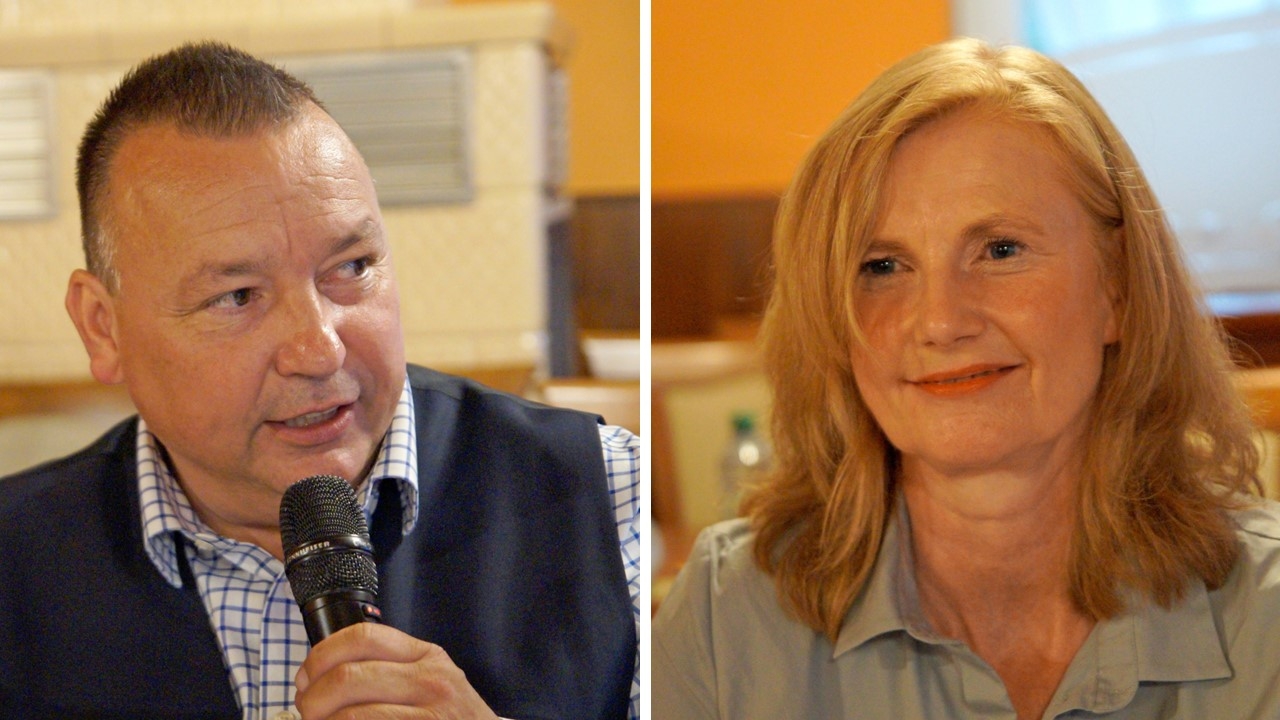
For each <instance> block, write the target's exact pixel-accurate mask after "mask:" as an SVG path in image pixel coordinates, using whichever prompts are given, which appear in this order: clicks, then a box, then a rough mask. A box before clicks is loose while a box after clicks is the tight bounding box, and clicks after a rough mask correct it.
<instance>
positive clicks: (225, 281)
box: [106, 107, 405, 530]
mask: <svg viewBox="0 0 1280 720" xmlns="http://www.w3.org/2000/svg"><path fill="white" fill-rule="evenodd" d="M109 182H110V193H109V197H108V198H107V199H106V203H107V204H108V208H109V210H108V216H109V218H110V220H109V222H108V223H107V224H106V227H107V229H108V231H109V232H110V233H111V236H112V238H113V240H114V242H115V243H116V248H117V250H116V256H115V267H116V268H117V270H118V273H119V278H120V286H119V289H118V291H117V292H116V294H115V296H114V298H113V300H112V302H111V306H112V308H113V310H112V311H113V313H114V324H115V333H116V335H115V344H116V350H117V352H118V364H119V365H118V366H119V374H120V379H123V381H124V382H125V383H126V384H127V386H128V388H129V393H130V395H131V396H132V398H133V401H134V403H135V404H136V405H137V408H138V410H139V412H140V414H141V415H142V417H143V418H145V419H146V421H147V424H148V425H149V426H150V428H151V430H152V432H154V434H155V435H156V437H157V438H158V439H159V440H160V442H161V443H162V444H163V445H164V448H165V449H166V450H167V452H168V455H169V459H170V463H171V466H172V467H173V468H174V469H175V470H176V471H177V474H178V476H179V480H180V482H181V484H182V486H183V488H184V490H185V491H186V492H187V494H188V495H189V496H192V502H193V504H194V505H195V507H196V510H197V511H198V512H200V513H201V516H202V517H203V518H204V519H205V520H206V522H209V523H210V525H211V526H213V527H214V529H215V530H221V529H222V527H220V526H224V527H226V528H232V527H253V528H266V529H274V528H275V526H276V523H277V512H278V510H277V509H278V507H279V500H280V496H281V494H282V493H283V492H284V490H285V488H287V487H288V486H289V485H290V484H291V483H293V482H295V481H297V480H299V479H301V478H303V477H306V476H308V475H313V474H317V473H330V474H334V475H340V476H342V477H345V478H347V479H348V480H351V481H353V482H354V481H355V480H357V479H358V478H359V477H361V476H362V475H363V474H364V472H365V471H366V470H367V468H368V466H369V464H370V463H371V462H372V460H373V457H374V454H375V453H376V451H377V449H378V446H379V443H380V442H381V440H382V436H383V434H384V432H385V431H386V429H387V427H388V425H389V423H390V421H391V416H392V415H393V413H394V411H395V407H396V403H397V401H398V399H399V396H400V393H401V389H402V387H403V383H404V375H405V366H404V347H403V340H402V337H401V331H400V319H399V299H398V296H397V292H396V285H395V280H394V278H393V276H392V271H391V262H390V248H389V246H388V243H387V238H386V236H385V233H384V230H383V225H382V216H381V213H380V212H379V209H378V204H377V198H376V195H375V193H374V189H373V183H372V181H371V179H370V177H369V172H368V169H367V168H366V166H365V164H364V162H363V160H361V158H360V156H359V154H358V153H357V151H356V150H355V148H354V147H353V146H352V145H351V143H350V141H349V140H348V139H347V137H346V135H345V134H344V133H343V132H342V131H341V129H339V127H338V126H337V125H336V124H335V123H334V122H333V121H332V120H331V119H330V118H329V117H328V116H327V115H325V114H324V113H323V112H321V111H320V110H319V109H317V108H315V107H309V108H308V110H307V111H306V112H304V113H303V115H302V116H301V117H300V118H299V119H297V120H295V121H294V122H292V123H290V124H289V125H287V126H284V127H279V128H271V129H267V130H264V131H261V132H257V133H255V134H253V135H250V136H246V137H237V138H230V139H214V138H206V137H195V136H192V135H188V134H184V133H181V132H179V131H178V130H177V129H175V128H174V127H172V126H170V125H167V124H163V125H155V126H148V127H143V128H141V129H139V130H137V131H135V132H133V133H132V134H131V135H130V136H129V137H128V138H127V139H126V140H125V141H124V142H123V144H122V145H121V146H120V148H119V152H118V154H117V156H116V159H115V161H114V163H113V165H112V168H111V174H110V177H109Z"/></svg>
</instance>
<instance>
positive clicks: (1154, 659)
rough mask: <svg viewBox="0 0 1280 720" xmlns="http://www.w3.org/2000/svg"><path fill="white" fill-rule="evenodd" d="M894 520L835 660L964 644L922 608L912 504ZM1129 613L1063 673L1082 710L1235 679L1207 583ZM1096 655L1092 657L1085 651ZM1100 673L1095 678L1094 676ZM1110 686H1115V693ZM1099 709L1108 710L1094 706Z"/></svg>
mask: <svg viewBox="0 0 1280 720" xmlns="http://www.w3.org/2000/svg"><path fill="white" fill-rule="evenodd" d="M898 505H899V508H898V511H897V512H896V513H894V515H893V516H891V517H890V519H889V522H888V523H886V527H885V534H884V538H883V540H882V541H881V544H880V552H879V554H878V555H877V560H876V564H875V567H874V568H873V569H872V572H871V575H870V578H869V579H868V581H867V584H866V586H865V587H864V588H863V590H862V593H861V595H860V596H859V598H858V600H857V601H856V602H855V603H854V604H853V607H852V608H850V610H849V612H848V613H847V614H846V616H845V619H844V623H843V625H842V626H841V628H840V633H839V635H838V636H837V638H836V643H835V646H834V650H833V658H838V657H839V656H841V655H843V654H845V653H848V652H851V651H854V650H856V649H857V648H859V647H861V646H862V645H864V644H866V643H868V642H870V641H872V640H873V639H875V638H876V637H879V636H881V635H885V634H888V633H894V632H904V633H907V634H908V635H910V636H911V637H913V638H915V639H916V640H919V641H921V642H926V643H931V644H944V643H948V644H949V643H957V644H958V641H956V640H951V639H947V638H943V637H941V636H938V635H937V634H935V633H934V632H933V631H932V629H931V628H930V626H929V623H928V622H927V621H926V620H925V619H924V616H923V612H922V611H921V609H920V598H919V593H918V591H917V589H916V585H915V572H914V570H913V568H912V565H911V549H910V545H909V542H910V520H909V518H908V517H907V514H906V511H905V507H904V505H905V504H904V503H901V502H899V503H898ZM1126 599H1127V600H1128V607H1129V610H1127V611H1126V612H1125V613H1123V614H1122V615H1120V616H1118V617H1115V618H1112V619H1109V620H1106V621H1103V622H1101V623H1099V624H1098V626H1097V627H1095V628H1094V631H1093V633H1091V634H1090V636H1089V639H1088V640H1086V641H1085V645H1084V646H1082V647H1081V649H1080V651H1079V652H1078V653H1077V661H1078V662H1075V663H1073V664H1072V666H1071V668H1069V670H1068V673H1067V677H1064V678H1063V687H1064V688H1065V687H1070V686H1074V687H1076V688H1077V689H1078V691H1079V693H1081V696H1080V697H1079V698H1077V700H1078V702H1079V703H1080V705H1079V706H1080V707H1088V706H1089V705H1097V704H1098V703H1099V702H1102V703H1103V704H1106V705H1110V704H1114V703H1120V704H1118V705H1116V707H1117V708H1118V707H1123V705H1124V704H1125V703H1128V701H1129V699H1130V698H1132V696H1133V693H1134V692H1136V690H1137V683H1138V682H1140V681H1151V682H1163V681H1168V682H1178V681H1193V680H1215V679H1220V678H1228V677H1231V667H1230V665H1229V664H1228V663H1227V659H1226V656H1225V654H1224V652H1223V649H1222V641H1221V639H1220V638H1219V636H1218V630H1217V626H1216V624H1215V623H1214V619H1213V610H1212V608H1211V606H1210V603H1209V593H1208V591H1207V590H1206V588H1205V585H1204V583H1203V582H1202V581H1200V580H1198V579H1197V580H1195V581H1193V582H1192V583H1190V584H1189V585H1188V587H1187V592H1186V594H1185V596H1184V598H1183V600H1182V601H1181V602H1180V603H1178V604H1177V605H1175V606H1174V607H1172V608H1169V609H1166V608H1162V607H1160V606H1159V605H1156V604H1155V603H1152V602H1151V601H1149V600H1147V599H1146V598H1144V597H1142V596H1140V595H1137V594H1136V593H1130V594H1129V596H1128V597H1127V598H1126ZM1090 655H1092V656H1093V658H1092V659H1089V661H1088V662H1079V661H1080V659H1081V656H1085V657H1086V658H1088V656H1090ZM1089 676H1092V677H1089ZM1106 686H1113V687H1111V688H1110V691H1107V687H1106ZM1089 709H1091V710H1093V711H1095V712H1097V711H1100V710H1102V709H1104V708H1100V707H1091V708H1089Z"/></svg>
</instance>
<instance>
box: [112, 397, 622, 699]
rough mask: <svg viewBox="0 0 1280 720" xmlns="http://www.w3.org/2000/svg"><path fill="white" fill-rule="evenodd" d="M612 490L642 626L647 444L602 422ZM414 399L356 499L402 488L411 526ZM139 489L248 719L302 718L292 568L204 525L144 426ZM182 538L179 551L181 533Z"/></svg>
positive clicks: (406, 525)
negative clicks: (182, 557) (181, 556)
mask: <svg viewBox="0 0 1280 720" xmlns="http://www.w3.org/2000/svg"><path fill="white" fill-rule="evenodd" d="M600 440H601V446H602V447H603V448H604V461H605V468H606V470H607V471H608V477H609V492H610V494H611V495H612V497H613V501H614V515H615V519H616V521H617V526H618V541H619V545H620V548H621V552H622V561H623V565H624V567H625V568H626V573H627V585H628V587H629V589H630V591H631V609H632V613H633V615H634V619H635V621H636V626H637V632H638V628H639V622H640V585H639V582H640V580H639V578H640V534H639V514H640V495H639V483H640V475H639V463H638V458H639V452H640V441H639V438H637V437H636V436H635V435H633V434H632V433H630V432H628V431H627V430H624V429H622V428H619V427H611V426H600ZM416 446H417V442H416V432H415V426H414V416H413V396H412V394H411V392H410V390H409V383H408V380H406V381H405V387H404V391H403V393H402V394H401V396H400V402H399V405H398V406H397V407H396V413H395V417H394V418H393V419H392V421H391V428H390V429H389V430H388V431H387V434H386V436H385V437H384V438H383V441H382V448H381V450H379V452H378V458H377V460H376V462H375V463H374V465H373V469H372V470H371V471H370V473H369V476H368V477H367V478H366V479H365V480H364V482H362V483H361V485H360V488H359V490H358V492H357V498H358V500H359V501H360V503H361V505H362V506H363V508H364V512H365V516H366V518H368V517H371V516H372V515H373V511H374V509H375V508H376V507H377V504H378V494H379V492H380V491H381V490H382V488H384V487H387V486H385V485H384V484H383V481H384V480H392V481H394V483H395V487H397V488H398V490H399V492H400V498H401V507H403V508H404V516H403V532H405V533H408V532H409V531H410V530H412V529H413V526H414V524H415V523H416V522H417V519H418V459H417V456H416V453H415V452H414V448H415V447H416ZM137 449H138V489H139V497H140V498H141V505H142V531H143V538H145V543H146V551H147V555H148V556H149V557H150V558H151V561H152V562H153V563H154V564H155V566H156V568H157V569H158V570H159V571H160V573H161V574H162V575H164V577H165V579H166V580H168V581H169V583H171V584H172V585H173V586H175V587H181V586H182V574H181V570H180V566H179V562H178V557H177V554H176V553H177V552H178V551H179V550H180V549H181V551H182V552H184V553H185V554H186V557H187V562H188V565H189V567H190V569H191V574H192V577H193V578H194V579H195V582H196V587H197V588H198V589H199V592H200V597H201V599H202V600H203V601H204V606H205V609H206V610H207V611H208V613H209V622H210V623H211V624H212V626H213V628H214V631H215V632H216V634H217V636H218V644H219V646H220V647H221V648H222V657H223V661H224V663H225V664H226V667H227V675H228V680H229V681H230V683H231V686H232V688H233V689H234V691H235V694H236V698H237V700H238V701H239V703H240V708H241V710H242V711H243V717H244V718H245V720H269V719H274V718H282V717H294V718H296V717H298V715H297V709H296V708H295V707H294V706H293V696H294V690H295V688H294V685H293V677H294V675H296V674H297V672H298V668H300V667H301V666H302V661H303V660H304V659H305V658H306V656H307V651H308V650H309V649H310V645H309V644H308V642H307V632H306V626H305V625H304V624H303V621H302V611H301V610H300V609H299V608H298V603H297V602H296V601H295V600H294V598H293V592H292V591H291V589H290V587H289V583H288V580H287V579H286V578H285V574H284V564H283V563H281V562H280V561H279V560H276V559H275V558H274V557H272V556H271V554H270V553H268V552H267V551H266V550H263V549H262V548H260V547H258V546H257V545H251V544H247V543H242V542H237V541H235V540H231V539H229V538H225V537H221V536H219V535H218V534H217V533H215V532H213V530H211V529H210V528H209V526H208V525H206V524H205V523H204V522H203V521H202V520H201V519H200V517H199V516H198V515H197V514H196V512H195V511H194V510H193V509H192V507H191V503H190V502H189V501H188V500H187V497H186V495H185V494H183V492H182V488H181V487H180V486H179V485H178V483H177V482H176V480H175V479H174V477H173V473H172V472H171V470H170V469H169V467H168V466H167V465H166V464H165V462H164V461H163V459H162V455H161V452H160V444H159V442H158V441H157V440H156V437H155V436H154V435H152V434H151V432H150V431H149V430H148V429H147V426H146V423H145V422H144V421H142V420H139V422H138V446H137ZM177 536H181V537H182V538H184V540H185V541H184V542H183V543H182V544H181V548H179V546H178V544H176V543H175V541H174V538H175V537H177ZM639 667H640V665H639V655H638V652H637V657H636V674H635V675H634V677H633V679H632V683H631V705H630V717H631V718H632V720H636V719H637V718H639V716H640V681H639Z"/></svg>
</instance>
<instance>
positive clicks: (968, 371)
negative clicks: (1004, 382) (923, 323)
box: [911, 365, 1018, 397]
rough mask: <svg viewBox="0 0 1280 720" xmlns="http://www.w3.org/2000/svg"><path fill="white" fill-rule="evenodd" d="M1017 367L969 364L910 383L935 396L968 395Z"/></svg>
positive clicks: (984, 387) (982, 388) (987, 385)
mask: <svg viewBox="0 0 1280 720" xmlns="http://www.w3.org/2000/svg"><path fill="white" fill-rule="evenodd" d="M1017 368H1018V366H1017V365H970V366H969V367H963V368H959V369H957V370H948V371H946V372H940V373H933V374H932V375H925V376H924V377H922V378H918V379H916V380H912V381H911V384H912V385H915V386H916V387H918V388H920V389H921V390H923V391H925V392H927V393H929V394H930V395H935V396H937V397H953V396H956V395H968V394H970V393H976V392H978V391H980V390H984V389H986V388H987V387H989V386H991V385H992V384H994V383H996V382H997V381H999V380H1000V379H1001V378H1003V377H1004V376H1005V375H1008V374H1009V373H1011V372H1013V371H1014V370H1016V369H1017Z"/></svg>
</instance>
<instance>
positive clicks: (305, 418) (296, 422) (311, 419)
mask: <svg viewBox="0 0 1280 720" xmlns="http://www.w3.org/2000/svg"><path fill="white" fill-rule="evenodd" d="M339 407H340V406H335V407H331V408H329V409H328V410H321V411H319V412H313V413H307V414H306V415H299V416H298V417H293V418H289V419H288V420H285V421H284V424H285V427H291V428H301V427H308V426H310V425H315V424H316V423H321V422H324V421H325V420H328V419H329V418H331V417H333V416H334V415H337V414H338V408H339Z"/></svg>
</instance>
